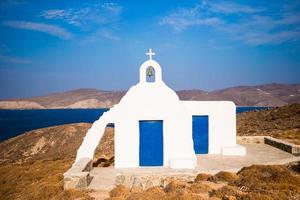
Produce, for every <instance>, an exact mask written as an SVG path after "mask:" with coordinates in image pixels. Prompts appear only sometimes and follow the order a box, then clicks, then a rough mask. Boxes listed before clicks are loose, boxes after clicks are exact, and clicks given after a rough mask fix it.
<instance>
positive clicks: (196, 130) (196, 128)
mask: <svg viewBox="0 0 300 200" xmlns="http://www.w3.org/2000/svg"><path fill="white" fill-rule="evenodd" d="M208 127H209V124H208V116H207V115H204V116H193V141H194V150H195V153H196V154H207V153H208Z"/></svg>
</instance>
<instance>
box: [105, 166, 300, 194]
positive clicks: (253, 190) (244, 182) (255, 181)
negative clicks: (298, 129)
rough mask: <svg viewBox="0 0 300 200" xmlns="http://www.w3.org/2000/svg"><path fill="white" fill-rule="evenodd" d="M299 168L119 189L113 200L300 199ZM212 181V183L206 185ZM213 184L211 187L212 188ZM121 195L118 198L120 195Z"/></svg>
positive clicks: (245, 170) (274, 168) (266, 168)
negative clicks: (143, 187)
mask: <svg viewBox="0 0 300 200" xmlns="http://www.w3.org/2000/svg"><path fill="white" fill-rule="evenodd" d="M297 166H299V163H298V164H297V165H289V166H288V167H286V166H279V165H278V166H277V165H269V166H265V165H253V166H251V167H245V168H243V169H242V170H241V171H240V172H238V173H237V174H235V173H229V172H219V173H217V174H216V175H214V176H212V175H209V174H199V175H198V176H197V178H196V179H195V181H194V182H192V183H190V182H189V183H188V182H184V181H179V180H174V181H171V182H170V183H169V184H168V185H166V187H164V188H162V187H157V186H156V187H152V188H149V189H147V190H141V189H139V190H131V191H130V190H129V188H126V187H125V186H118V187H117V188H116V189H114V190H113V191H112V192H111V196H110V198H109V199H110V200H112V199H116V198H117V199H123V200H125V199H127V200H143V199H146V200H178V199H182V200H185V199H187V200H202V199H210V200H213V199H224V200H225V199H227V200H236V199H239V200H282V199H291V200H294V199H300V177H299V173H298V172H297V170H296V171H292V170H291V169H297V168H298V167H297ZM205 179H208V180H209V181H205ZM209 183H210V184H209ZM116 194H117V195H116Z"/></svg>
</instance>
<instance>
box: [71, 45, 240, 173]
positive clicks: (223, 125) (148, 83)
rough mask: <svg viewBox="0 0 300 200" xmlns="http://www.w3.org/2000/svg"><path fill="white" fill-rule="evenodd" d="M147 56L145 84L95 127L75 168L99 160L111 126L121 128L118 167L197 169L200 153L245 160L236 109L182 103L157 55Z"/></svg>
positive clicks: (213, 103)
mask: <svg viewBox="0 0 300 200" xmlns="http://www.w3.org/2000/svg"><path fill="white" fill-rule="evenodd" d="M146 54H147V55H148V56H149V59H148V60H147V61H145V62H144V63H143V64H142V65H141V67H140V71H139V75H140V80H139V83H137V84H136V85H134V86H132V87H131V88H130V89H129V90H128V92H127V93H126V95H125V96H124V97H123V98H122V99H121V101H120V102H119V104H117V105H115V106H113V107H112V108H111V109H110V110H109V111H107V112H105V113H104V114H103V115H102V116H101V117H100V118H99V119H98V120H97V121H95V122H94V123H93V125H92V127H91V128H90V129H89V130H88V132H87V134H86V136H85V138H84V140H83V142H82V144H81V146H80V147H79V149H78V151H77V156H76V160H75V164H76V162H79V160H80V159H89V160H92V159H93V157H94V153H95V150H96V148H97V146H98V144H99V141H100V140H101V137H102V136H103V133H104V131H105V127H106V126H107V125H108V124H109V123H113V124H114V126H115V168H136V167H170V168H177V169H194V168H195V167H196V166H197V156H196V155H197V154H222V155H233V156H242V155H245V154H246V149H245V148H244V147H243V146H240V145H238V144H237V143H236V106H235V104H234V103H233V102H230V101H180V99H179V98H178V96H177V94H176V93H175V92H174V91H173V90H172V89H171V88H169V87H168V86H167V85H166V84H165V83H164V81H163V79H162V78H163V77H162V69H161V67H160V65H159V64H158V63H157V62H156V61H154V60H153V59H152V57H153V56H154V55H155V53H154V52H152V51H151V49H150V50H149V52H148V53H146ZM187 81H188V80H187ZM199 163H201V161H200V162H199Z"/></svg>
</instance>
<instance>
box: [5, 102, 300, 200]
mask: <svg viewBox="0 0 300 200" xmlns="http://www.w3.org/2000/svg"><path fill="white" fill-rule="evenodd" d="M299 114H300V104H293V105H288V106H284V107H280V108H275V109H273V110H270V111H251V112H246V113H242V114H239V115H238V117H237V125H238V134H239V135H260V134H261V135H266V134H269V135H273V133H276V135H273V136H276V137H277V136H278V137H281V133H285V131H286V130H289V129H291V130H292V129H293V130H294V129H297V130H298V131H299V128H300V126H299V125H300V123H299V120H300V116H299ZM90 126H91V124H87V123H79V124H68V125H61V126H54V127H49V128H43V129H37V130H33V131H30V132H27V133H25V134H23V135H20V136H17V137H15V138H11V139H9V140H6V141H4V142H1V143H0V180H1V181H0V199H3V200H6V199H7V200H8V199H31V200H35V199H36V200H38V199H70V200H71V199H93V198H92V197H91V196H94V195H95V194H94V192H93V191H73V190H71V191H64V190H63V182H62V180H63V173H64V172H65V171H66V170H67V169H68V168H70V166H71V164H72V163H73V161H74V159H75V154H76V150H77V149H78V147H79V145H80V144H81V142H82V139H83V137H84V135H85V134H86V132H87V130H88V129H89V128H90ZM295 133H296V132H295ZM113 134H114V131H113V129H112V128H107V129H106V132H105V134H104V137H103V139H102V140H101V143H100V145H99V146H98V149H97V151H96V158H95V160H94V161H95V165H98V166H108V165H111V164H112V161H113V154H114V151H113V150H114V146H113V144H114V142H113ZM299 134H300V133H299V132H297V134H295V135H293V136H292V139H293V141H294V142H297V141H298V142H299V141H300V139H299ZM283 136H284V138H285V139H287V138H288V139H289V135H285V134H283ZM294 136H296V137H294ZM290 169H293V170H294V171H295V172H291V170H290ZM299 170H300V168H299V165H298V167H297V165H296V166H295V165H291V166H288V167H286V166H257V165H254V166H250V167H245V168H243V169H242V170H241V171H240V172H239V173H237V174H234V173H228V172H220V173H218V174H216V175H215V176H212V175H209V174H199V175H198V177H197V178H196V180H195V181H194V182H192V183H190V182H189V183H186V182H171V183H170V184H169V185H167V186H166V188H158V187H154V188H150V189H148V190H145V191H141V190H136V191H133V190H132V191H130V190H129V189H128V188H125V187H117V188H115V189H114V190H112V191H111V193H110V196H111V197H112V198H111V199H126V198H127V197H128V198H129V199H161V198H162V197H163V199H170V200H171V199H172V200H173V199H207V198H208V196H209V197H211V198H210V199H250V200H251V199H255V200H257V199H258V200H259V199H293V198H292V197H295V198H296V199H297V198H300V196H299V193H300V190H299V188H300V178H299V172H300V171H299ZM101 194H102V193H101ZM101 194H98V193H97V196H98V197H99V195H100V196H101ZM106 195H107V194H106ZM201 195H204V197H206V198H204V197H203V196H201ZM106 197H107V196H106ZM202 197H203V198H202Z"/></svg>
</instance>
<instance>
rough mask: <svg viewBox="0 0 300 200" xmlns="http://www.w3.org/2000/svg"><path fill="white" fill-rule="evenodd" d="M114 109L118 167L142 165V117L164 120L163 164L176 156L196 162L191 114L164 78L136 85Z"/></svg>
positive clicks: (176, 157)
mask: <svg viewBox="0 0 300 200" xmlns="http://www.w3.org/2000/svg"><path fill="white" fill-rule="evenodd" d="M114 111H115V113H117V114H116V115H115V118H114V119H115V125H116V135H115V167H116V168H121V167H139V134H140V133H139V120H163V137H164V138H163V139H164V141H163V142H164V166H169V163H170V160H176V159H179V160H181V159H185V160H190V163H192V165H194V164H196V156H195V152H194V149H193V140H192V131H191V119H190V118H189V113H187V112H186V109H185V107H184V106H183V105H182V104H181V102H180V100H179V98H178V96H177V95H176V93H175V92H174V91H173V90H171V89H170V88H168V87H167V86H166V85H165V84H164V83H163V82H162V81H161V82H156V83H146V82H145V83H139V84H137V85H136V86H133V87H132V88H131V89H130V90H129V91H128V92H127V94H126V95H125V96H124V97H123V98H122V100H121V101H120V103H119V104H118V105H117V106H116V107H114ZM189 165H191V164H189ZM193 167H194V166H187V168H193Z"/></svg>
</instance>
